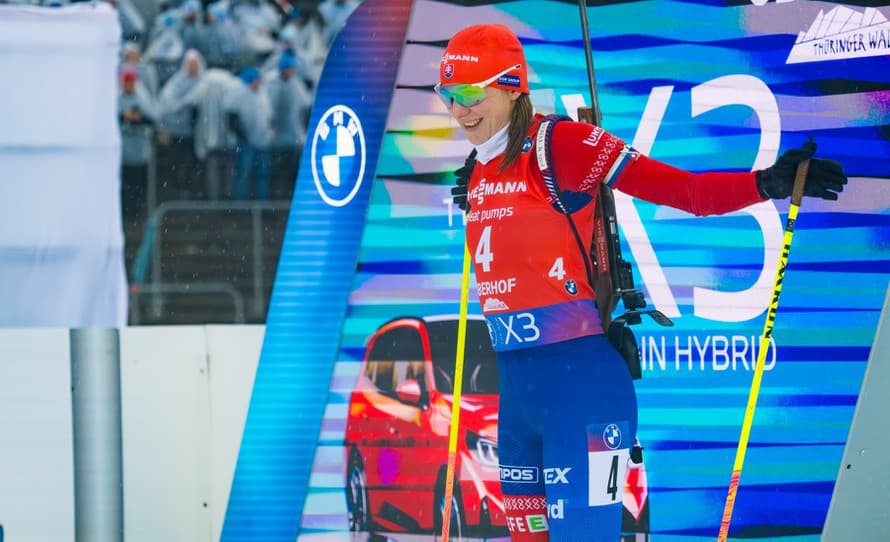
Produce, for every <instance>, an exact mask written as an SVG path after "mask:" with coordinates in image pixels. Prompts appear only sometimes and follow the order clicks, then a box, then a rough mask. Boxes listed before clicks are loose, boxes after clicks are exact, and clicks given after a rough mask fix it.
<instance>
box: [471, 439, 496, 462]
mask: <svg viewBox="0 0 890 542" xmlns="http://www.w3.org/2000/svg"><path fill="white" fill-rule="evenodd" d="M467 449H468V450H469V451H470V455H471V456H473V459H475V460H476V461H477V462H479V463H480V464H482V465H489V466H492V467H497V466H498V443H497V442H495V441H493V440H491V439H488V438H485V437H480V436H479V435H477V434H476V433H474V432H472V431H467Z"/></svg>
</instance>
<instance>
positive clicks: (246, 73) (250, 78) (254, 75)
mask: <svg viewBox="0 0 890 542" xmlns="http://www.w3.org/2000/svg"><path fill="white" fill-rule="evenodd" d="M239 76H240V77H241V80H242V81H244V83H245V84H247V85H250V84H252V83H253V82H254V81H256V80H257V79H259V78H260V70H258V69H256V68H254V67H252V66H248V67H247V68H244V69H243V70H241V73H240V74H239Z"/></svg>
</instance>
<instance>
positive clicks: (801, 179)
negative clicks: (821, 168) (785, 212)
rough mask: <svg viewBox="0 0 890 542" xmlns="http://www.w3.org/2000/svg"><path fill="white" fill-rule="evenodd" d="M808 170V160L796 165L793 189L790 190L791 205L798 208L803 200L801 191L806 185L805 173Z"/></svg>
mask: <svg viewBox="0 0 890 542" xmlns="http://www.w3.org/2000/svg"><path fill="white" fill-rule="evenodd" d="M809 170H810V160H809V158H808V159H806V160H804V161H803V162H801V163H799V164H797V175H795V177H794V187H793V188H792V189H791V204H792V205H797V206H798V207H799V206H800V202H801V200H803V189H804V185H805V184H806V183H807V172H809Z"/></svg>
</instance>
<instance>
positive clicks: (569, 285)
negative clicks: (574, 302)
mask: <svg viewBox="0 0 890 542" xmlns="http://www.w3.org/2000/svg"><path fill="white" fill-rule="evenodd" d="M566 291H567V292H568V293H570V294H571V295H575V294H577V293H578V283H577V282H575V279H569V280H567V281H566Z"/></svg>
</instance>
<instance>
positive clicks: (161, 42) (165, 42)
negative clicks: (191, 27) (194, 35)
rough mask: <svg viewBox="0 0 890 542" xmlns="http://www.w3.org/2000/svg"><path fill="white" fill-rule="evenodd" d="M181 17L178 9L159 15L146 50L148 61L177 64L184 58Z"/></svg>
mask: <svg viewBox="0 0 890 542" xmlns="http://www.w3.org/2000/svg"><path fill="white" fill-rule="evenodd" d="M179 17H180V14H179V10H178V9H168V10H166V11H164V12H162V13H159V14H158V16H157V17H156V18H155V24H154V26H153V27H152V29H151V37H150V38H149V44H148V47H147V48H146V49H145V59H146V60H157V61H161V62H175V61H177V60H179V59H180V58H182V54H183V52H184V51H185V47H183V45H182V37H181V36H180V35H179Z"/></svg>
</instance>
